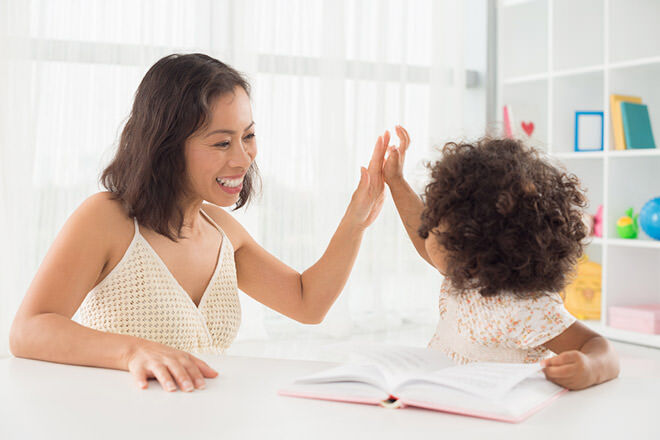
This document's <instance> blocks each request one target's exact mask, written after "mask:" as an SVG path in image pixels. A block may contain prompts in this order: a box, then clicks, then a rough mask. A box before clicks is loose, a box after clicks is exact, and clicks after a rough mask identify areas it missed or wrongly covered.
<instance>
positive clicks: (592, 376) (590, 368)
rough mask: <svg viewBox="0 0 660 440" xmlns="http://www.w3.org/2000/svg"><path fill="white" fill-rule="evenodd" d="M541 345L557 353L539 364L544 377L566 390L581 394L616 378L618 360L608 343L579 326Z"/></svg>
mask: <svg viewBox="0 0 660 440" xmlns="http://www.w3.org/2000/svg"><path fill="white" fill-rule="evenodd" d="M543 345H544V346H545V347H546V348H548V349H549V350H551V351H553V352H554V353H557V356H555V357H552V358H550V359H545V360H543V361H542V365H543V366H544V370H543V371H544V373H545V376H546V377H547V378H548V379H549V380H551V381H552V382H555V383H556V384H558V385H561V386H563V387H566V388H568V389H571V390H581V389H583V388H588V387H590V386H592V385H597V384H599V383H603V382H606V381H608V380H611V379H614V378H615V377H617V376H618V375H619V357H618V356H617V354H616V352H615V351H614V349H613V348H612V346H611V345H610V343H609V342H608V341H607V339H605V338H603V337H602V336H600V335H599V334H598V333H596V332H594V331H592V330H590V329H589V328H587V327H586V326H585V325H584V324H582V323H580V322H576V323H574V324H573V325H571V326H570V327H568V328H567V329H566V330H565V331H564V332H563V333H562V334H560V335H559V336H557V337H555V338H554V339H551V340H550V341H548V342H546V343H545V344H543Z"/></svg>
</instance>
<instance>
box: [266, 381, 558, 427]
mask: <svg viewBox="0 0 660 440" xmlns="http://www.w3.org/2000/svg"><path fill="white" fill-rule="evenodd" d="M567 391H568V390H567V389H565V388H562V389H561V390H558V391H557V392H556V393H555V394H553V395H552V396H550V397H548V398H547V399H546V400H544V401H542V402H541V403H539V404H538V405H536V406H534V407H532V408H530V409H529V410H528V411H526V412H525V413H523V414H521V415H520V416H518V417H505V416H501V415H499V414H495V413H489V412H483V411H477V410H469V409H465V408H458V407H452V406H450V405H436V404H434V403H430V402H422V401H414V400H403V401H402V400H398V399H396V397H394V396H390V400H395V401H394V402H388V401H382V400H380V399H377V398H368V397H364V398H358V397H354V396H340V395H323V394H318V393H306V392H301V391H296V392H292V391H287V390H280V391H279V392H278V394H279V395H281V396H289V397H300V398H305V399H316V400H329V401H334V402H348V403H359V404H366V405H380V406H383V407H385V408H396V409H399V408H405V407H406V406H410V407H417V408H423V409H430V410H433V411H440V412H445V413H450V414H457V415H462V416H469V417H477V418H481V419H488V420H494V421H498V422H507V423H520V422H522V421H524V420H526V419H527V418H529V417H530V416H531V415H533V414H535V413H537V412H539V411H540V410H542V409H543V408H545V407H547V406H548V405H550V404H551V403H552V402H554V401H555V400H557V399H558V398H559V397H560V396H562V395H563V394H565V393H566V392H567Z"/></svg>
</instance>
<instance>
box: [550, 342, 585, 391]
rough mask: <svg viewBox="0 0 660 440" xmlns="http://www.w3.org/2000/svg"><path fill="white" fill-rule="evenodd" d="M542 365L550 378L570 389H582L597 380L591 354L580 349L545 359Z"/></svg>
mask: <svg viewBox="0 0 660 440" xmlns="http://www.w3.org/2000/svg"><path fill="white" fill-rule="evenodd" d="M541 365H542V366H543V367H544V368H543V373H545V377H546V378H547V379H548V380H550V381H551V382H554V383H556V384H557V385H560V386H562V387H565V388H568V389H569V390H581V389H584V388H587V387H590V386H591V385H593V384H594V383H595V382H596V381H595V379H594V373H593V369H592V368H591V365H590V359H589V356H587V355H586V354H584V353H582V352H581V351H578V350H570V351H565V352H563V353H561V354H559V355H557V356H555V357H552V358H550V359H544V360H542V361H541Z"/></svg>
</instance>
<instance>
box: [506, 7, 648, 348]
mask: <svg viewBox="0 0 660 440" xmlns="http://www.w3.org/2000/svg"><path fill="white" fill-rule="evenodd" d="M658 17H660V1H657V0H530V1H521V0H499V1H498V7H497V38H498V63H497V65H498V74H497V76H498V90H497V101H498V111H500V112H501V109H502V106H503V105H505V104H506V105H509V106H511V109H512V110H513V115H514V117H515V122H516V123H517V124H520V122H521V121H532V122H534V124H535V129H534V132H533V134H532V139H531V142H530V143H531V144H532V145H534V146H536V147H540V148H542V149H544V150H545V151H547V152H548V153H549V154H550V155H552V156H554V157H555V158H557V160H559V161H560V162H562V163H563V164H564V165H565V166H566V167H567V169H568V170H570V171H571V172H573V173H575V174H576V175H577V176H578V177H580V179H581V180H582V182H583V185H584V186H585V188H586V189H587V197H588V198H589V203H590V207H589V211H591V212H592V213H594V212H595V211H596V209H597V207H598V205H600V204H602V205H603V206H604V237H603V238H602V239H601V238H593V239H591V240H590V242H589V244H588V246H587V250H586V253H587V255H588V256H589V258H590V259H591V260H593V261H596V262H597V263H600V264H601V265H602V268H603V277H602V313H601V319H600V321H598V322H586V323H587V324H588V325H589V326H591V327H592V328H594V329H596V330H597V331H598V332H600V333H601V334H603V335H605V336H606V337H608V338H610V339H614V340H619V341H624V342H631V343H635V344H641V345H647V346H651V347H656V348H660V335H648V334H643V333H635V332H630V331H624V330H619V329H616V328H612V327H610V326H609V325H608V307H609V306H612V305H636V304H647V303H660V241H657V240H653V239H651V238H650V237H648V236H647V235H646V234H645V233H644V232H643V231H641V230H640V235H639V238H638V239H637V240H624V239H620V238H618V237H617V235H616V228H615V224H616V221H617V219H618V218H619V217H620V216H622V215H624V212H625V210H626V209H627V208H629V207H632V208H634V209H635V212H639V210H640V209H641V207H642V206H643V204H644V203H645V202H646V201H648V200H650V199H651V198H653V197H658V196H660V149H655V150H625V151H614V150H613V149H614V146H613V139H612V134H611V133H612V130H611V127H610V114H609V96H610V94H612V93H620V94H629V95H637V96H641V97H642V100H643V102H644V103H645V104H647V105H648V106H649V113H650V116H651V125H652V129H653V132H654V135H655V138H656V143H658V141H659V140H660V27H659V26H657V18H658ZM575 111H603V112H604V114H605V120H604V124H605V126H604V129H605V139H604V150H603V151H598V152H578V153H576V152H574V151H573V145H574V118H575ZM500 114H501V113H500Z"/></svg>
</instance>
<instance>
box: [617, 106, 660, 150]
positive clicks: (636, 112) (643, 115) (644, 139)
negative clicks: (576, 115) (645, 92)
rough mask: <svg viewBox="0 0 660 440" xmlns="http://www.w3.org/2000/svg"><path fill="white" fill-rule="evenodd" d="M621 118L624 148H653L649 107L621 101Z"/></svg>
mask: <svg viewBox="0 0 660 440" xmlns="http://www.w3.org/2000/svg"><path fill="white" fill-rule="evenodd" d="M621 120H622V121H623V132H624V135H625V137H626V148H628V149H642V148H655V142H654V140H653V130H652V129H651V118H650V117H649V109H648V107H647V106H646V105H645V104H637V103H634V102H622V103H621Z"/></svg>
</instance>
